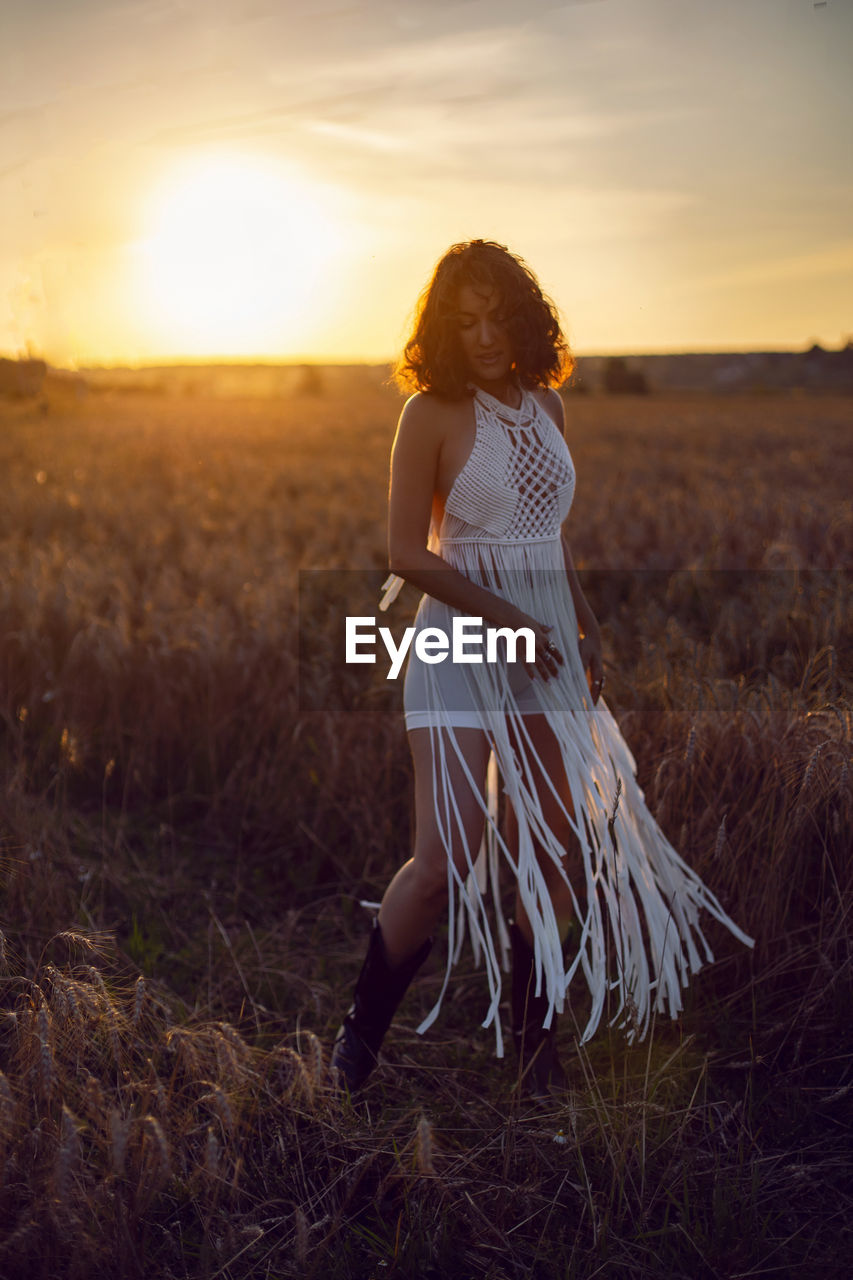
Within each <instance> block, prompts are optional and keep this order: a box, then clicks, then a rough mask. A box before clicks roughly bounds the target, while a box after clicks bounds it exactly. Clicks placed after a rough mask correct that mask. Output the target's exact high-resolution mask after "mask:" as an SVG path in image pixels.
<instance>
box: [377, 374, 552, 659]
mask: <svg viewBox="0 0 853 1280" xmlns="http://www.w3.org/2000/svg"><path fill="white" fill-rule="evenodd" d="M443 427H444V421H443V418H442V415H441V413H440V411H437V410H436V407H435V406H434V405H432V404H430V400H429V397H427V396H422V395H421V396H413V397H412V398H411V399H410V400H408V401H407V402H406V404H405V406H404V408H403V412H402V413H401V415H400V421H399V423H398V426H397V434H396V437H395V439H394V447H393V450H392V453H391V493H390V499H389V511H388V564H389V567H390V569H391V571H392V573H396V574H398V575H399V576H400V577H401V578H405V579H406V581H407V582H411V583H412V584H413V585H414V586H416V587H417V588H418V589H419V590H421V591H425V592H426V593H427V595H430V596H433V597H434V598H435V599H436V600H440V601H442V603H444V604H447V605H450V607H451V608H452V609H458V610H459V612H460V613H462V614H465V615H468V616H470V617H480V618H483V619H484V621H485V622H486V623H487V624H488V625H490V626H495V627H511V628H513V630H517V629H518V628H519V627H530V628H532V630H533V631H534V633H535V635H536V668H537V670H538V671H539V673H540V674H541V675H543V676H545V677H546V678H547V676H548V675H550V674H553V672H554V671H555V670H556V666H557V663H558V662H562V657H561V656H560V655H559V654H557V655H556V657H555V655H554V651H553V650H549V649H548V647H547V646H548V631H549V629H550V628H549V627H547V625H543V623H542V622H541V621H540V620H539V619H535V618H531V617H529V616H528V615H527V614H525V613H523V612H522V610H521V609H519V608H518V607H517V606H516V605H514V604H512V603H511V602H510V601H508V600H504V599H502V598H501V597H500V596H496V595H494V594H493V593H492V592H491V591H487V590H486V589H485V588H484V587H480V586H478V585H477V584H476V583H475V582H471V580H470V579H469V578H466V577H465V576H464V574H461V573H459V572H458V571H457V570H456V569H453V568H452V567H451V566H450V565H449V564H448V563H447V561H446V560H443V559H442V558H441V556H438V555H436V554H435V553H434V552H432V551H429V550H428V549H427V545H426V544H427V538H428V534H429V524H430V516H431V514H432V504H433V498H434V496H435V489H436V475H437V471H438V463H439V457H440V453H441V445H442V439H443Z"/></svg>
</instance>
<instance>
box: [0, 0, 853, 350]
mask: <svg viewBox="0 0 853 1280" xmlns="http://www.w3.org/2000/svg"><path fill="white" fill-rule="evenodd" d="M48 8H49V12H50V17H49V21H48V20H45V14H44V13H42V9H43V6H39V5H33V4H32V3H27V2H26V0H9V2H8V3H7V4H5V5H4V10H3V20H2V21H3V32H2V43H3V47H4V48H7V49H10V50H13V51H14V57H10V58H8V59H7V64H6V66H5V67H4V78H3V88H2V94H0V98H1V99H2V103H0V105H2V107H3V111H4V113H5V115H4V129H3V131H2V133H0V205H2V208H3V218H4V229H3V236H2V238H0V354H8V355H16V354H25V353H26V352H28V351H29V352H32V353H38V354H43V355H44V356H45V357H46V358H47V359H48V360H50V361H52V362H54V363H57V364H69V365H74V364H77V365H81V364H97V363H108V364H109V363H131V364H133V363H146V362H150V363H159V362H163V361H165V362H180V361H181V359H183V358H190V359H211V360H216V359H224V360H228V359H236V360H246V359H250V360H251V359H255V358H257V359H260V360H270V359H271V360H283V361H290V360H298V361H304V360H320V361H328V362H346V361H350V360H367V361H377V362H378V361H385V360H389V359H393V358H394V356H395V355H396V354H397V353H398V352H399V350H400V346H401V344H402V342H403V341H404V340H405V335H406V326H407V323H408V320H409V318H410V315H411V311H412V308H413V306H414V302H415V299H416V297H417V295H418V293H419V291H420V289H421V288H422V287H423V285H424V284H425V283H426V280H427V279H428V277H429V274H430V271H431V269H432V267H433V265H434V264H435V262H436V261H437V260H438V258H439V257H440V256H441V254H442V253H443V252H444V250H445V249H446V248H447V247H448V245H450V244H452V243H453V242H454V241H459V240H467V239H474V238H480V237H481V238H483V239H493V240H498V241H499V242H501V243H502V244H506V245H509V246H510V247H511V248H512V249H513V250H514V251H515V252H517V253H519V254H521V255H522V257H524V258H525V259H526V260H527V261H528V262H529V263H530V265H531V266H532V268H533V269H534V270H535V272H536V274H537V275H538V277H539V279H540V280H541V281H542V284H543V286H544V287H545V288H546V289H547V291H548V292H549V293H550V295H551V296H552V297H553V298H554V300H555V301H556V302H557V304H558V305H559V307H560V309H561V312H562V315H563V318H564V321H565V326H566V330H567V333H568V336H569V340H570V342H571V344H572V346H573V348H574V349H575V350H576V351H577V352H579V353H584V352H620V351H621V352H630V351H635V352H654V351H685V350H687V351H690V350H693V351H701V350H706V351H707V350H717V351H721V350H722V351H734V350H745V349H749V350H755V349H758V350H773V349H784V348H788V349H791V348H793V349H801V350H802V349H804V348H807V347H808V346H809V345H810V344H811V343H813V342H815V341H817V342H820V343H822V344H824V345H826V346H830V347H838V346H841V345H844V343H845V342H846V341H847V338H848V336H849V335H850V333H851V330H853V312H851V307H850V298H851V297H853V235H851V230H850V228H851V227H853V185H851V181H850V154H851V147H852V146H853V125H851V121H853V112H851V111H850V105H851V99H850V88H849V84H850V64H851V60H853V5H851V4H850V3H846V2H845V0H830V2H829V3H827V4H821V5H817V4H813V3H811V0H750V3H749V4H744V3H743V0H718V3H716V4H714V5H709V4H707V3H703V0H598V2H597V3H590V2H589V0H565V2H563V3H559V4H557V3H553V2H552V0H531V2H530V4H529V5H527V6H525V8H524V11H523V12H521V11H520V10H519V9H518V6H517V5H514V4H511V3H510V0H492V3H491V4H489V5H483V4H470V3H469V4H461V3H456V4H450V3H444V4H436V5H432V6H427V5H417V4H415V3H414V2H413V0H369V3H364V4H358V5H350V4H340V3H338V0H314V3H312V4H311V5H307V4H299V5H296V4H284V5H271V4H252V5H247V4H245V3H244V2H243V0H222V2H221V3H218V4H216V5H213V6H211V5H210V4H207V3H204V0H185V3H182V4H180V5H175V4H163V3H162V2H161V0H136V2H135V3H133V4H124V5H106V4H104V3H103V2H102V0H64V2H63V3H62V4H54V5H50V6H48ZM155 68H156V73H155Z"/></svg>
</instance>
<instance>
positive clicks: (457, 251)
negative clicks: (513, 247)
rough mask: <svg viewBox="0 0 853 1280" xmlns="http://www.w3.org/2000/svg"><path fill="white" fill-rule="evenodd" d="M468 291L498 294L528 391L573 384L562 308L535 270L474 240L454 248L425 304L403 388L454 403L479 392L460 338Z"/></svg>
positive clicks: (498, 247)
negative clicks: (462, 300)
mask: <svg viewBox="0 0 853 1280" xmlns="http://www.w3.org/2000/svg"><path fill="white" fill-rule="evenodd" d="M463 285H471V286H472V287H473V288H476V289H478V290H487V291H488V292H489V293H491V292H492V291H493V290H494V291H496V292H497V295H498V298H499V299H500V307H501V312H502V315H503V316H504V318H505V321H506V325H507V330H508V333H509V338H510V342H511V343H512V350H513V356H514V361H513V363H514V368H515V374H516V377H517V378H518V381H519V383H520V384H521V386H523V387H529V388H533V387H551V386H559V385H560V384H561V383H562V382H564V381H565V380H566V378H568V376H569V374H570V373H571V371H572V368H573V366H574V360H573V359H572V356H571V354H570V352H569V348H568V344H567V342H566V339H565V337H564V336H563V331H562V329H561V328H560V321H559V319H558V317H557V310H556V308H555V306H554V304H553V303H552V302H551V301H550V300H549V299H548V298H546V297H545V295H544V294H543V293H542V290H541V289H540V287H539V284H538V282H537V280H536V277H535V276H534V274H533V272H532V271H531V270H530V268H529V267H528V266H527V264H526V263H525V262H524V261H523V260H522V259H521V258H519V257H518V256H517V255H516V254H514V253H510V251H509V249H507V248H506V246H505V245H502V244H496V243H495V241H493V240H466V241H463V242H461V243H460V244H454V245H451V247H450V248H449V249H448V250H447V253H445V254H444V256H443V257H442V258H441V259H440V261H439V262H438V264H437V266H436V268H435V271H434V272H433V274H432V278H431V280H430V282H429V284H428V285H427V287H426V288H425V289H424V291H423V293H422V294H421V296H420V298H419V299H418V305H417V310H416V313H415V322H414V327H413V330H412V335H411V337H410V338H409V340H408V342H407V343H406V346H405V349H404V351H403V355H402V357H401V359H400V361H399V362H398V364H397V367H396V369H395V370H394V376H395V379H396V381H397V383H398V385H399V386H400V387H402V388H404V389H406V390H411V389H412V388H413V387H414V388H415V389H416V390H418V391H432V392H434V393H435V394H436V395H439V396H444V397H447V398H448V399H453V400H456V399H459V398H460V397H461V396H464V395H466V394H470V393H471V388H470V386H469V382H470V374H469V371H468V368H467V364H466V361H465V357H464V355H463V352H462V349H461V346H460V343H459V340H458V332H459V331H458V324H457V309H458V295H459V289H460V288H461V287H462V286H463Z"/></svg>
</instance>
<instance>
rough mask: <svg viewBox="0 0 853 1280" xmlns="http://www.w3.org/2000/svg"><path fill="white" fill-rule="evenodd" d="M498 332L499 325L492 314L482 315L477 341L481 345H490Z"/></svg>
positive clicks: (478, 326) (478, 325)
mask: <svg viewBox="0 0 853 1280" xmlns="http://www.w3.org/2000/svg"><path fill="white" fill-rule="evenodd" d="M496 334H497V325H496V324H495V321H494V320H493V319H492V317H491V316H481V317H480V320H479V321H478V324H477V341H478V342H479V344H480V346H481V347H486V348H488V347H490V346H491V345H492V343H493V342H494V340H495V337H496Z"/></svg>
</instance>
